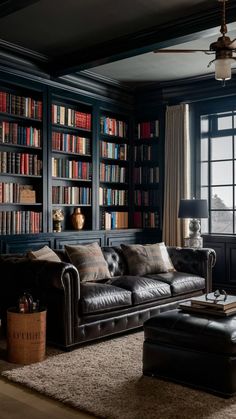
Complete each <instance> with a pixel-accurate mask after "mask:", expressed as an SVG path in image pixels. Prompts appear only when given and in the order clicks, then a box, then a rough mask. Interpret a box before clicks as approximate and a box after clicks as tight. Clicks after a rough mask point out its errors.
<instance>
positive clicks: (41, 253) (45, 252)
mask: <svg viewBox="0 0 236 419" xmlns="http://www.w3.org/2000/svg"><path fill="white" fill-rule="evenodd" d="M27 256H28V258H29V259H38V260H48V261H50V262H61V259H60V258H59V256H57V254H56V253H55V252H54V251H53V250H52V249H50V247H48V246H44V247H42V249H39V250H34V251H31V252H28V253H27Z"/></svg>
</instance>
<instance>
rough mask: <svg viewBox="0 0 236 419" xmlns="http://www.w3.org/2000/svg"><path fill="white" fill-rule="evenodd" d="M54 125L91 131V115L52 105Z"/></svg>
mask: <svg viewBox="0 0 236 419" xmlns="http://www.w3.org/2000/svg"><path fill="white" fill-rule="evenodd" d="M52 123H53V124H60V125H67V126H69V127H75V128H81V129H86V130H91V114H90V113H86V112H80V111H76V110H75V109H71V108H69V107H65V106H60V105H52Z"/></svg>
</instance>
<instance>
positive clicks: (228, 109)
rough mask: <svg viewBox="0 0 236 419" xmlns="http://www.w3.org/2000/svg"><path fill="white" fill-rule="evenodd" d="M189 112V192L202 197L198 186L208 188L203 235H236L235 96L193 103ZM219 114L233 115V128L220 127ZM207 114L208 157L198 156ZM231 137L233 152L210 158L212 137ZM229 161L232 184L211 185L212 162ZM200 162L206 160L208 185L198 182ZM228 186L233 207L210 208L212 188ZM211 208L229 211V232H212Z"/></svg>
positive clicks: (199, 179) (212, 210)
mask: <svg viewBox="0 0 236 419" xmlns="http://www.w3.org/2000/svg"><path fill="white" fill-rule="evenodd" d="M190 113H191V114H192V118H191V119H190V120H191V128H190V129H191V131H190V132H191V133H190V138H191V156H192V159H191V160H192V161H191V167H192V178H193V180H192V188H191V189H192V195H193V196H196V197H199V198H200V197H201V188H202V187H203V188H205V187H206V190H207V199H208V203H209V219H208V231H206V232H203V234H207V235H209V234H213V235H219V234H220V235H225V236H229V235H235V234H236V202H235V201H236V98H235V97H231V98H225V99H220V100H214V101H213V100H209V101H205V102H201V103H198V104H192V105H191V107H190ZM221 114H224V116H226V117H227V114H228V115H230V116H231V117H232V128H226V129H219V128H218V120H219V117H220V116H221ZM203 116H208V117H209V128H208V132H207V133H206V137H207V138H208V156H207V160H202V159H201V139H202V138H204V135H202V133H201V117H203ZM228 136H230V137H232V153H231V157H230V158H226V159H212V150H211V146H212V144H211V143H212V141H211V139H212V138H217V137H218V138H220V137H228ZM217 161H219V162H227V161H229V162H232V183H230V184H225V185H222V184H221V185H217V184H212V180H211V166H212V162H217ZM202 162H207V163H208V185H204V186H202V184H201V164H202ZM219 186H220V187H227V186H230V187H231V188H232V209H229V210H228V209H220V210H216V209H212V203H211V191H212V188H215V187H219ZM214 211H221V212H224V211H227V212H229V213H232V232H229V233H226V232H220V233H217V232H212V214H213V212H214Z"/></svg>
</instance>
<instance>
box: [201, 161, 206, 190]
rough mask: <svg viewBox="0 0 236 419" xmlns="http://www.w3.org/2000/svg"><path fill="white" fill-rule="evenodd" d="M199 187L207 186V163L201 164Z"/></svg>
mask: <svg viewBox="0 0 236 419" xmlns="http://www.w3.org/2000/svg"><path fill="white" fill-rule="evenodd" d="M201 185H208V163H201Z"/></svg>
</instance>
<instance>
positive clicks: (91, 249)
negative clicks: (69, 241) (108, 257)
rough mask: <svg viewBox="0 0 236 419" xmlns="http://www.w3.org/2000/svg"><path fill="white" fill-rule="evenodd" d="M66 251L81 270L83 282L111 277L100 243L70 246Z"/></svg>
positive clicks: (66, 247) (66, 246)
mask: <svg viewBox="0 0 236 419" xmlns="http://www.w3.org/2000/svg"><path fill="white" fill-rule="evenodd" d="M65 249H66V252H67V254H68V256H69V258H70V260H71V262H72V263H73V264H74V265H75V267H76V268H77V269H78V271H79V275H80V280H81V282H88V281H97V280H99V279H104V278H110V277H111V275H110V272H109V270H108V265H107V262H106V261H105V259H104V256H103V254H102V250H101V248H100V247H99V245H98V243H96V242H95V243H91V244H84V245H77V246H68V245H65Z"/></svg>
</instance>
